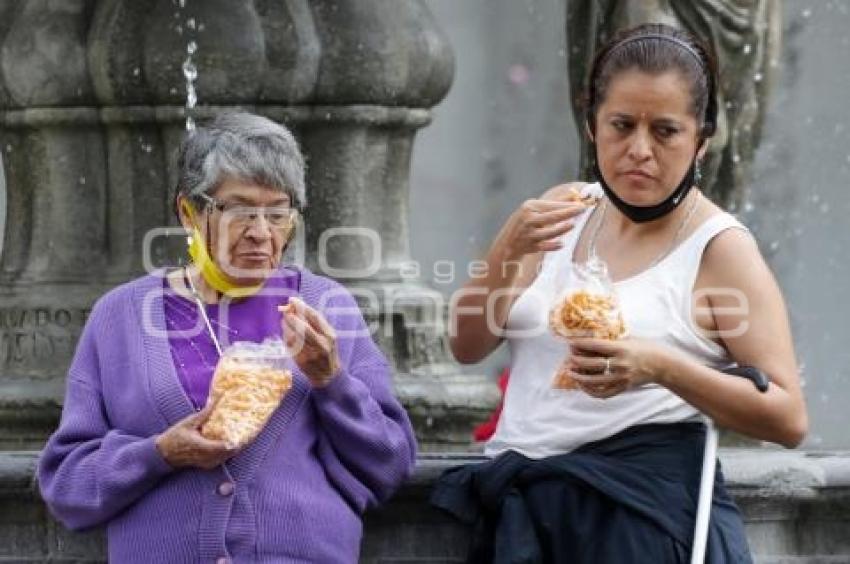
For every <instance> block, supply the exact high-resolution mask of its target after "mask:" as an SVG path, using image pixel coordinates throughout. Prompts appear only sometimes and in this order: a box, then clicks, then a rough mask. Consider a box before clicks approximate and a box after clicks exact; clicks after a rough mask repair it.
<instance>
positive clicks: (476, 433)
mask: <svg viewBox="0 0 850 564" xmlns="http://www.w3.org/2000/svg"><path fill="white" fill-rule="evenodd" d="M510 373H511V371H510V370H509V369H507V368H505V369H504V370H502V373H501V374H500V375H499V389H500V390H502V399H501V400H500V401H499V405H497V406H496V409H494V410H493V413H491V414H490V419H488V420H487V421H485V422H484V423H482V424H481V425H479V426H477V427H476V428H475V429H474V430H473V431H472V436H473V437H474V438H475V442H479V443H480V442H484V441H486V440H488V439H489V438H490V437H492V436H493V433H495V432H496V424H498V423H499V416H500V415H501V414H502V406H503V405H504V403H505V390H507V389H508V378H509V377H510Z"/></svg>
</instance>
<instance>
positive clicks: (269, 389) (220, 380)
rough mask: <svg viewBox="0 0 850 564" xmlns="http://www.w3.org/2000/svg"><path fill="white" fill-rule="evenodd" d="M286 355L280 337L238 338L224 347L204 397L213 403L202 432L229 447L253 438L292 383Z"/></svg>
mask: <svg viewBox="0 0 850 564" xmlns="http://www.w3.org/2000/svg"><path fill="white" fill-rule="evenodd" d="M286 358H287V356H286V352H285V349H284V346H283V342H282V341H281V340H280V339H266V340H265V341H263V342H262V343H253V342H250V341H240V342H236V343H233V345H231V346H230V347H228V348H227V349H225V350H224V351H223V353H222V355H221V359H220V360H219V362H218V365H216V368H215V373H214V374H213V379H212V384H211V386H210V394H209V398H208V399H207V404H213V405H214V406H215V407H214V408H213V412H212V414H210V417H209V419H208V420H207V422H206V423H205V424H204V426H203V428H202V429H201V434H202V435H203V436H204V437H206V438H208V439H214V440H220V441H224V442H225V443H226V444H227V445H228V447H230V448H239V447H242V446H244V445H246V444H248V443H250V442H251V441H253V440H254V438H256V436H257V435H258V434H259V433H260V431H261V430H262V429H263V427H264V426H265V424H266V422H267V421H268V420H269V417H271V414H272V412H274V410H275V409H277V406H278V405H280V402H281V401H282V400H283V398H284V396H285V395H286V393H287V392H288V391H289V389H290V388H291V387H292V372H290V371H289V370H288V369H286V368H285V362H286Z"/></svg>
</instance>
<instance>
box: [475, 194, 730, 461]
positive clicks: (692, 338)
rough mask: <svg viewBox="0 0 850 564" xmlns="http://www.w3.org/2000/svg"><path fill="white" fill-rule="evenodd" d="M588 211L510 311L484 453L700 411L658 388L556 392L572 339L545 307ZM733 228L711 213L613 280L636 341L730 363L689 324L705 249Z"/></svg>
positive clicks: (573, 443)
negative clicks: (498, 398)
mask: <svg viewBox="0 0 850 564" xmlns="http://www.w3.org/2000/svg"><path fill="white" fill-rule="evenodd" d="M597 186H598V185H596V186H589V187H588V188H590V189H596V188H597ZM591 212H592V210H587V211H585V212H584V213H583V214H582V215H581V216H579V217H578V218H577V220H576V226H575V228H574V229H573V230H572V231H570V232H569V233H567V234H565V235H564V236H563V243H564V245H563V247H561V249H559V250H557V251H554V252H551V253H546V255H545V256H544V258H543V262H542V265H541V267H540V272H539V274H538V275H537V278H536V279H535V280H534V282H533V283H532V284H531V285H530V286H529V287H528V288H527V289H526V290H525V291H524V292H523V293H522V295H520V296H519V298H517V300H516V302H514V304H513V307H512V308H511V311H510V313H509V315H508V319H507V323H506V329H507V330H508V336H507V341H508V346H509V348H510V354H511V374H510V380H509V383H508V388H507V392H506V394H505V401H504V407H503V410H502V414H501V416H500V418H499V423H498V425H497V427H496V432H495V433H494V435H493V437H492V438H491V439H490V440H489V441H488V442H487V444H486V445H485V448H484V453H485V454H486V455H488V456H496V455H498V454H500V453H502V452H504V451H506V450H515V451H518V452H520V453H522V454H524V455H526V456H528V457H531V458H543V457H546V456H551V455H555V454H562V453H565V452H569V451H571V450H573V449H575V448H577V447H579V446H581V445H583V444H585V443H588V442H593V441H598V440H600V439H604V438H606V437H610V436H612V435H615V434H616V433H618V432H620V431H622V430H624V429H626V428H627V427H631V426H633V425H640V424H646V423H676V422H681V421H687V420H692V419H696V418H698V417H699V412H698V411H697V410H696V409H695V408H694V407H693V406H691V405H690V404H688V403H686V402H685V401H684V400H683V399H682V398H680V397H679V396H677V395H675V394H673V393H672V392H670V391H668V390H667V389H666V388H664V387H662V386H659V385H657V384H648V385H645V386H642V387H640V388H636V389H632V390H628V391H626V392H623V393H621V394H619V395H616V396H614V397H612V398H609V399H605V400H603V399H596V398H593V397H591V396H589V395H587V394H585V393H584V392H582V391H580V390H560V389H558V390H556V389H553V388H552V379H553V377H554V375H555V372H556V370H557V368H558V366H559V365H560V364H561V363H562V362H563V361H564V359H565V358H566V357H567V354H568V351H569V345H568V344H567V343H566V342H565V341H564V340H563V339H560V338H558V337H555V336H554V335H552V333H551V332H550V331H549V329H548V312H549V308H550V306H551V304H552V303H553V300H555V299H556V297H557V295H558V293H559V290H561V289H562V288H563V286H562V285H561V284H562V283H564V282H565V281H566V282H569V279H570V278H569V277H570V276H571V274H572V272H573V262H572V257H573V251H574V248H575V245H576V242H577V240H578V238H579V234H580V233H581V231H582V229H583V228H584V226H585V224H586V223H587V219H588V217H590V215H591ZM729 228H739V229H745V230H746V227H744V226H743V225H742V224H741V223H740V222H738V220H736V219H735V218H734V217H732V216H731V215H729V214H727V213H721V214H718V215H715V216H713V217H710V218H709V219H708V220H706V221H705V222H704V223H703V224H702V225H701V226H699V227H698V228H697V229H696V231H695V232H694V233H692V234H691V235H690V236H689V237H688V238H687V239H686V240H684V241H682V242H681V243H680V244H679V245H678V246H677V247H676V248H675V249H674V250H673V251H672V252H671V253H669V254H668V255H667V256H666V257H664V258H663V259H662V260H661V261H660V262H659V263H658V264H656V265H655V266H653V267H651V268H649V269H647V270H644V271H643V272H641V273H639V274H637V275H635V276H633V277H631V278H627V279H625V280H622V281H619V282H616V283H615V284H614V288H615V290H616V292H617V296H618V300H619V303H620V308H621V310H622V314H623V319H624V321H625V324H626V327H627V329H628V332H629V336H630V337H636V338H648V339H653V340H657V341H661V342H663V343H666V344H668V345H671V346H673V347H675V348H677V349H678V350H680V351H682V352H685V353H686V354H689V355H691V356H692V357H693V358H694V359H696V360H697V361H698V362H700V363H702V364H705V365H707V366H712V367H714V368H725V367H728V366H729V365H730V364H732V361H731V359H730V358H729V356H728V354H727V353H726V351H725V349H723V347H721V346H719V345H718V344H717V343H715V342H713V341H711V340H710V339H708V338H706V337H704V336H703V335H701V334H700V333H699V332H698V329H697V328H696V327H695V326H694V325H693V324H692V322H691V321H690V320H691V319H692V316H691V303H692V296H693V287H694V283H695V282H696V277H697V274H698V271H699V266H700V262H701V260H702V254H703V251H704V250H705V247H706V245H707V244H708V242H709V241H711V239H712V238H714V237H715V236H716V235H717V234H719V233H721V232H722V231H725V230H726V229H729ZM556 277H557V281H558V284H556V283H555V281H556Z"/></svg>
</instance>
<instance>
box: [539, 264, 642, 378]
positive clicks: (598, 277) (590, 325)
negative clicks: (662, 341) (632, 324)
mask: <svg viewBox="0 0 850 564" xmlns="http://www.w3.org/2000/svg"><path fill="white" fill-rule="evenodd" d="M573 272H574V276H573V277H572V279H571V280H570V282H569V283H568V284H567V288H566V289H565V290H564V291H562V292H561V293H560V295H559V296H558V297H557V298H556V300H555V303H554V305H553V306H552V308H551V309H550V310H549V328H550V329H551V330H552V332H553V333H554V334H555V335H557V336H559V337H564V338H567V337H591V338H594V339H610V340H615V339H620V338H622V337H624V336H625V334H626V328H625V324H624V322H623V315H622V313H621V311H620V306H619V303H618V301H617V294H616V292H615V291H614V284H613V283H612V282H611V278H610V277H609V276H608V268H607V267H606V266H605V263H604V262H602V261H601V260H599V259H598V258H596V257H591V258H590V259H589V260H588V261H587V262H586V263H585V264H582V265H575V266H574V268H573ZM565 362H566V360H565ZM552 387H553V388H557V389H565V390H570V389H576V388H577V387H578V386H577V385H576V383H575V381H573V379H572V378H570V377H569V374H568V373H567V370H566V366H565V365H562V366H561V367H560V368H559V369H558V372H557V373H556V374H555V378H554V380H553V382H552Z"/></svg>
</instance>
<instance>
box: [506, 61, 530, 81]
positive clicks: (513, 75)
mask: <svg viewBox="0 0 850 564" xmlns="http://www.w3.org/2000/svg"><path fill="white" fill-rule="evenodd" d="M529 78H531V73H530V72H529V70H528V67H526V66H525V65H522V64H515V65H511V66H510V67H509V68H508V80H510V81H511V84H515V85H517V86H522V85H523V84H525V83H527V82H528V79H529Z"/></svg>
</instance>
